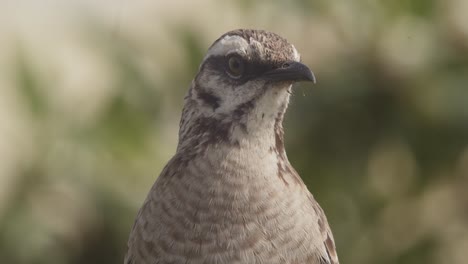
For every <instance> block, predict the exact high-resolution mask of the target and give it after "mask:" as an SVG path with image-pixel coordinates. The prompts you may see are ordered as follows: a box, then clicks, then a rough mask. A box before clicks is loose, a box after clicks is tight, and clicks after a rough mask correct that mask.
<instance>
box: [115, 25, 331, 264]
mask: <svg viewBox="0 0 468 264" xmlns="http://www.w3.org/2000/svg"><path fill="white" fill-rule="evenodd" d="M299 81H310V82H314V83H315V76H314V74H313V73H312V71H311V70H310V69H309V67H307V66H306V65H305V64H303V63H302V62H301V58H300V55H299V52H298V51H297V50H296V48H295V47H294V46H293V45H292V44H290V43H289V42H288V41H287V40H286V39H285V38H283V37H281V36H279V35H277V34H276V33H272V32H269V31H265V30H257V29H237V30H232V31H229V32H227V33H225V34H223V35H221V37H219V38H218V39H217V40H216V41H215V42H214V43H213V44H212V45H211V46H210V47H209V49H208V51H207V53H206V56H205V57H204V58H203V60H202V62H201V64H200V67H199V70H198V73H197V74H196V76H195V77H194V79H193V80H192V82H191V85H190V88H189V89H188V92H187V93H186V95H185V98H184V107H183V110H182V117H181V120H180V125H179V134H178V136H179V141H178V144H177V149H176V153H175V154H174V156H173V157H172V159H170V161H169V162H168V163H167V165H166V166H165V167H164V168H163V170H162V172H161V174H160V176H159V177H158V178H157V179H156V181H155V183H154V185H153V186H152V188H151V189H150V191H149V193H148V195H147V197H146V199H145V201H144V203H143V205H142V206H141V208H140V210H139V212H138V214H137V216H136V219H135V222H134V225H133V227H132V229H131V232H130V235H129V239H128V243H127V248H128V249H127V253H126V255H125V259H124V263H125V264H150V263H151V264H166V263H167V264H168V263H183V264H202V263H203V264H205V263H206V264H221V263H223V264H224V263H248V264H255V263H257V264H264V263H265V264H266V263H268V264H276V263H283V264H293V263H294V264H338V263H339V261H338V256H337V253H336V247H335V242H334V238H333V234H332V232H331V229H330V227H329V224H328V221H327V218H326V216H325V214H324V211H323V210H322V208H321V207H320V206H319V204H318V203H317V202H316V200H315V199H314V197H313V195H312V194H311V192H310V191H309V190H308V188H307V187H306V185H305V184H304V182H303V180H302V179H301V177H300V176H299V174H298V173H297V171H296V170H295V169H294V168H293V167H292V165H291V163H290V162H289V160H288V158H287V155H286V151H285V146H284V130H283V124H282V123H283V118H284V115H285V112H286V109H287V106H288V103H289V99H290V95H291V93H292V86H293V84H294V83H296V82H299Z"/></svg>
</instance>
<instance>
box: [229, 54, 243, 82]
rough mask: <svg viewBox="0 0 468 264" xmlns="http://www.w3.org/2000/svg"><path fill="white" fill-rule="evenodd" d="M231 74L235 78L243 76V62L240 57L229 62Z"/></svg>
mask: <svg viewBox="0 0 468 264" xmlns="http://www.w3.org/2000/svg"><path fill="white" fill-rule="evenodd" d="M228 66H229V73H230V74H231V75H233V76H235V77H239V76H241V75H242V73H243V70H244V65H243V62H242V60H241V59H240V58H238V57H231V58H229V61H228Z"/></svg>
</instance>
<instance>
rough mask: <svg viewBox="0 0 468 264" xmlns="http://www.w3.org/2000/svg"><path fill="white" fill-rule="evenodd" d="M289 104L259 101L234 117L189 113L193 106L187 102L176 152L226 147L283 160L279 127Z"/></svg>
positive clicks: (282, 142)
mask: <svg viewBox="0 0 468 264" xmlns="http://www.w3.org/2000/svg"><path fill="white" fill-rule="evenodd" d="M267 99H268V98H267ZM288 102H289V97H284V98H283V100H277V101H275V102H273V103H272V102H271V100H263V101H262V100H260V101H258V102H256V103H255V107H253V108H252V109H249V110H248V112H245V113H243V114H242V115H241V116H240V117H239V116H237V117H236V116H235V115H222V114H221V115H204V114H203V113H200V112H197V111H196V110H192V109H193V108H194V107H193V106H194V105H195V104H196V102H191V101H187V102H186V105H185V108H184V110H183V114H182V119H181V122H180V131H179V144H178V147H177V151H178V152H180V151H182V150H184V152H186V151H189V152H193V151H195V152H200V151H202V150H204V149H206V148H207V147H208V146H209V147H210V148H213V147H215V148H216V146H228V147H233V148H253V149H255V150H256V152H258V153H267V152H270V153H271V152H274V153H277V154H278V155H280V156H281V157H282V158H284V159H286V155H285V151H284V133H283V124H282V123H283V117H284V114H285V111H286V108H287V104H288ZM271 104H275V107H272V105H271ZM195 109H196V108H195Z"/></svg>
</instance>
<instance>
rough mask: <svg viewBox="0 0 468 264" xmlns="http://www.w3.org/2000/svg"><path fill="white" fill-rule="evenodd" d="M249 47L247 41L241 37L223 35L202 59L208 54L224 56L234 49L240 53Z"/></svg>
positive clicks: (208, 55)
mask: <svg viewBox="0 0 468 264" xmlns="http://www.w3.org/2000/svg"><path fill="white" fill-rule="evenodd" d="M248 49H249V43H248V42H247V40H245V39H244V38H243V37H240V36H236V35H234V36H229V35H227V36H225V37H224V38H222V39H220V40H218V42H216V43H215V44H214V45H213V46H212V47H211V48H210V49H209V50H208V52H207V54H206V56H205V58H204V60H205V59H206V58H208V57H210V56H220V55H221V56H224V55H226V54H228V53H232V52H235V51H238V52H241V53H244V54H245V53H247V50H248Z"/></svg>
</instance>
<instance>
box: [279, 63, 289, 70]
mask: <svg viewBox="0 0 468 264" xmlns="http://www.w3.org/2000/svg"><path fill="white" fill-rule="evenodd" d="M289 66H291V65H290V64H289V63H287V62H286V63H283V65H281V68H283V69H286V68H289Z"/></svg>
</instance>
